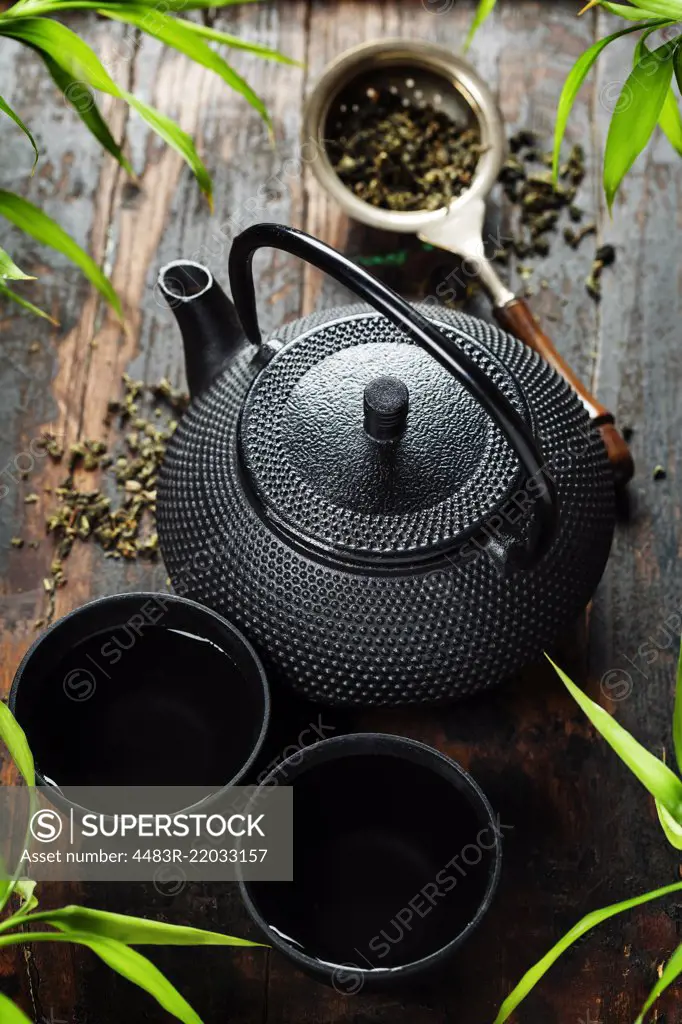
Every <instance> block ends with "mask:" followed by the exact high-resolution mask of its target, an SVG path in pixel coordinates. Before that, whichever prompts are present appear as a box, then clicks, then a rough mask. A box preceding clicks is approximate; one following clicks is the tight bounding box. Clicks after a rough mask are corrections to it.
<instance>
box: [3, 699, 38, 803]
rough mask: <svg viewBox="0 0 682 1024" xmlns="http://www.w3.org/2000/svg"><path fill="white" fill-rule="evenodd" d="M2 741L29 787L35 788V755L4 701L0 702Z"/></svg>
mask: <svg viewBox="0 0 682 1024" xmlns="http://www.w3.org/2000/svg"><path fill="white" fill-rule="evenodd" d="M0 739H1V740H2V741H3V743H4V744H5V746H6V747H7V750H8V751H9V756H10V757H11V758H12V760H13V761H14V763H15V765H16V766H17V768H18V769H19V771H20V772H21V774H22V775H23V777H24V781H25V782H26V785H27V786H35V784H36V770H35V765H34V763H33V754H32V753H31V748H30V747H29V745H28V740H27V739H26V733H25V732H24V730H23V729H22V728H21V726H20V725H19V723H18V722H17V720H16V718H15V717H14V715H13V714H12V712H11V711H10V709H9V708H8V707H7V705H6V704H4V703H3V702H2V701H0Z"/></svg>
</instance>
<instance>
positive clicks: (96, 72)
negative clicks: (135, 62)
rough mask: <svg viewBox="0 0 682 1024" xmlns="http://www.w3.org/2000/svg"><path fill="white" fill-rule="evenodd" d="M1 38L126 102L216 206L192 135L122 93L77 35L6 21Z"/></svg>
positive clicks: (47, 24) (54, 24) (35, 21)
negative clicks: (22, 45)
mask: <svg viewBox="0 0 682 1024" xmlns="http://www.w3.org/2000/svg"><path fill="white" fill-rule="evenodd" d="M69 6H73V5H69ZM97 6H99V5H97ZM0 34H4V35H9V36H12V37H13V38H15V39H20V40H23V41H24V42H26V43H28V44H29V45H32V46H35V47H36V49H38V50H41V51H42V52H43V53H46V54H47V55H48V56H49V57H51V58H52V60H53V61H54V62H55V63H56V64H57V65H58V66H59V67H60V68H62V69H63V70H64V71H65V72H66V73H67V74H69V75H71V76H72V77H73V78H75V79H77V80H78V81H82V82H85V84H87V85H89V86H91V87H92V88H93V89H98V90H100V91H101V92H106V93H109V94H110V95H112V96H117V97H119V98H120V99H124V100H125V101H126V102H127V103H128V104H129V105H130V106H131V107H133V108H134V109H135V110H137V112H138V113H139V114H140V116H141V117H142V118H143V119H144V120H145V121H146V122H147V124H149V125H150V126H151V127H152V128H153V129H154V131H155V132H157V134H159V135H160V136H161V138H162V139H164V141H165V142H167V143H168V145H169V146H172V148H173V149H175V150H176V151H177V152H178V153H180V154H181V156H183V157H184V159H185V160H186V162H187V163H188V164H189V166H190V168H191V169H192V171H193V173H194V175H195V177H196V179H197V181H198V183H199V186H200V188H201V189H202V191H203V192H204V193H205V194H206V196H207V198H208V201H209V205H212V198H211V179H210V176H209V174H208V171H207V170H206V168H205V167H204V165H203V163H202V161H201V159H200V157H199V154H198V153H197V151H196V149H195V146H194V143H193V142H192V140H191V139H190V137H189V135H187V133H186V132H184V131H183V130H182V129H181V128H180V127H179V126H178V125H177V124H176V123H175V121H173V120H171V118H169V117H166V116H165V114H162V113H160V111H158V110H155V109H154V107H150V106H149V105H148V104H147V103H143V101H142V100H139V99H138V98H137V97H136V96H133V95H132V93H129V92H126V91H125V90H124V89H120V88H119V87H118V86H117V85H116V83H115V82H114V80H113V79H112V78H111V77H110V75H109V74H108V73H107V71H106V69H105V68H104V67H103V65H102V63H101V61H100V59H99V57H98V56H97V54H96V53H94V52H93V50H91V49H90V47H89V46H88V45H87V43H84V42H83V40H82V39H80V37H79V36H77V35H76V33H75V32H72V31H71V29H69V28H67V27H66V25H62V24H61V23H60V22H58V21H52V20H50V19H48V18H17V19H12V18H9V19H8V18H3V19H0ZM206 48H207V49H209V47H206ZM211 52H212V51H211Z"/></svg>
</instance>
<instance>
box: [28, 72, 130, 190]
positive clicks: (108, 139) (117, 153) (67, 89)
mask: <svg viewBox="0 0 682 1024" xmlns="http://www.w3.org/2000/svg"><path fill="white" fill-rule="evenodd" d="M41 56H42V58H43V60H44V62H45V66H46V67H47V70H48V71H49V72H50V74H51V75H52V78H53V79H54V81H55V83H56V85H57V87H58V88H59V89H61V91H62V93H63V94H64V96H65V97H66V99H67V100H68V101H69V103H70V104H71V106H72V107H73V108H74V110H75V111H76V113H77V114H78V116H79V117H80V119H81V121H82V122H83V124H84V125H85V126H86V128H88V129H89V131H90V132H92V134H93V135H94V136H95V138H96V139H97V141H98V142H99V143H100V144H101V145H102V146H103V147H104V148H105V149H106V151H107V152H108V153H111V155H112V156H113V157H115V159H116V160H118V162H119V164H120V165H121V167H122V168H123V169H124V170H125V171H126V172H127V173H128V174H129V175H130V176H131V178H134V177H135V172H134V170H133V168H132V167H131V165H130V163H129V161H128V160H127V158H126V157H125V155H124V153H123V150H122V149H121V147H120V146H119V144H118V142H117V141H116V139H115V138H114V137H113V135H112V134H111V131H110V130H109V125H108V124H107V123H106V121H105V120H104V118H103V117H102V115H101V113H100V111H99V107H98V106H97V102H96V100H95V97H94V96H93V94H92V91H91V90H90V89H89V88H88V86H87V85H86V84H85V82H81V81H79V79H77V78H74V77H73V75H71V74H69V72H68V71H65V70H64V68H62V67H60V66H59V64H57V63H56V61H54V60H53V59H52V57H49V56H48V55H47V54H45V53H43V54H41Z"/></svg>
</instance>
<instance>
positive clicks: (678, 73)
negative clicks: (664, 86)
mask: <svg viewBox="0 0 682 1024" xmlns="http://www.w3.org/2000/svg"><path fill="white" fill-rule="evenodd" d="M678 44H679V45H678V46H677V49H676V50H675V56H674V58H673V63H674V66H675V78H676V79H677V88H678V89H679V90H680V92H681V93H682V42H680V40H679V38H678Z"/></svg>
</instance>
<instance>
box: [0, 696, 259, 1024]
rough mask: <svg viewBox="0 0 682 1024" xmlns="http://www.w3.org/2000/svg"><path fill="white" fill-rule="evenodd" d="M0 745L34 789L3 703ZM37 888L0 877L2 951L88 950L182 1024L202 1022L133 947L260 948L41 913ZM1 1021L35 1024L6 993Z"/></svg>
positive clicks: (213, 936)
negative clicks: (37, 945)
mask: <svg viewBox="0 0 682 1024" xmlns="http://www.w3.org/2000/svg"><path fill="white" fill-rule="evenodd" d="M0 740H2V741H3V742H4V744H5V746H6V747H7V750H8V752H9V755H10V757H11V758H12V760H13V761H14V763H15V765H16V766H17V768H18V769H19V772H20V773H21V775H22V776H23V778H24V780H25V782H26V783H27V785H29V786H31V787H34V786H35V782H36V777H35V765H34V762H33V754H32V753H31V749H30V747H29V744H28V741H27V739H26V735H25V734H24V731H23V729H22V728H21V726H20V725H19V723H18V722H17V720H16V719H15V718H14V716H13V715H12V712H11V711H10V710H9V708H8V707H7V706H6V705H5V704H3V703H2V701H0ZM2 874H4V875H5V876H7V875H8V872H7V871H6V870H5V871H3V872H2ZM35 887H36V885H35V882H33V881H30V880H28V879H20V878H19V877H18V870H17V872H15V874H14V876H12V877H2V875H0V949H3V948H4V947H7V946H17V945H25V944H26V943H31V942H59V943H63V942H70V943H73V944H75V945H78V946H84V947H86V948H87V949H90V950H91V951H92V952H93V953H95V954H96V956H98V957H99V958H100V960H102V961H103V962H104V963H105V964H107V966H108V967H111V969H112V970H113V971H116V973H117V974H120V975H122V976H123V977H124V978H127V979H128V981H131V982H132V983H133V984H134V985H137V986H138V987H139V988H141V989H143V991H145V992H147V993H148V994H149V995H150V996H152V997H153V998H154V999H156V1001H157V1003H158V1004H159V1005H160V1006H161V1007H163V1009H164V1010H167V1011H168V1013H170V1014H171V1015H172V1016H174V1017H175V1018H177V1020H180V1021H182V1022H183V1024H202V1021H201V1018H200V1017H199V1015H198V1014H197V1013H196V1012H195V1011H194V1010H193V1009H192V1007H191V1006H190V1005H189V1003H188V1002H187V1000H186V999H185V998H184V997H183V996H181V995H180V993H179V992H178V991H177V989H175V988H174V986H173V985H172V984H171V983H170V981H168V979H167V978H166V977H165V976H164V975H163V974H162V973H161V971H159V969H158V968H157V967H155V966H154V964H153V963H152V962H151V961H150V960H148V959H147V958H146V957H145V956H143V955H142V954H141V953H139V952H138V951H137V950H136V949H133V948H132V947H133V946H258V945H260V944H259V943H257V942H249V941H248V940H247V939H238V938H235V937H234V936H233V935H221V934H219V933H218V932H211V931H204V930H202V929H200V928H187V927H184V926H182V925H173V924H165V923H164V922H161V921H147V920H145V919H143V918H137V917H129V916H128V915H126V914H111V913H108V912H106V911H104V910H93V909H91V908H90V907H79V906H67V907H60V908H59V909H57V910H44V911H37V909H36V908H37V907H38V900H37V898H36V895H35ZM13 898H14V900H15V901H16V902H17V904H18V906H17V907H16V909H15V910H14V911H13V912H11V913H7V908H8V907H9V904H10V901H11V900H12V899H13ZM3 911H5V913H6V915H7V916H5V917H4V918H3V917H2V916H1V915H2V913H3ZM36 926H38V927H37V929H36ZM0 1021H2V1024H31V1022H30V1021H29V1018H28V1017H27V1016H26V1015H25V1014H24V1013H23V1011H22V1010H20V1009H19V1008H18V1007H17V1006H16V1005H15V1004H14V1003H13V1002H12V1001H11V1000H10V999H9V998H8V997H7V996H4V995H2V993H0Z"/></svg>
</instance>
